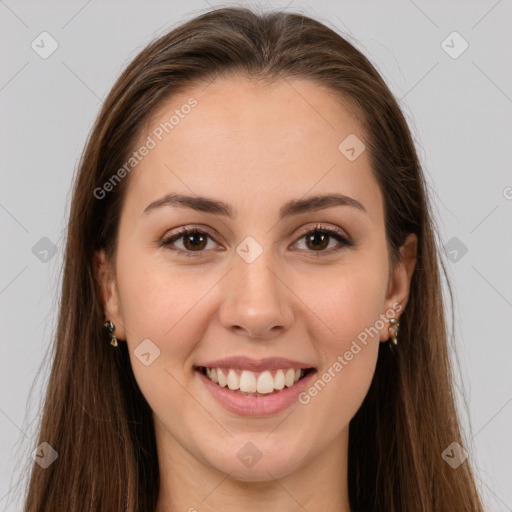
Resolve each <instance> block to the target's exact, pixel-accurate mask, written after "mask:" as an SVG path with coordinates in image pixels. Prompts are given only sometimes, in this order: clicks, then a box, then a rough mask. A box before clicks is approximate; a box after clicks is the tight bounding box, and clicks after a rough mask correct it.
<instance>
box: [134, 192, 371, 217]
mask: <svg viewBox="0 0 512 512" xmlns="http://www.w3.org/2000/svg"><path fill="white" fill-rule="evenodd" d="M164 206H177V207H183V208H191V209H193V210H197V211H200V212H205V213H213V214H215V215H222V216H225V217H229V218H231V219H233V218H235V217H236V216H237V214H238V212H237V210H236V209H235V208H233V207H232V206H231V205H230V204H228V203H225V202H223V201H219V200H217V199H212V198H209V197H204V196H187V195H183V194H172V193H171V194H166V195H165V196H163V197H161V198H160V199H157V200H156V201H153V202H152V203H151V204H149V205H148V206H147V207H146V208H145V209H144V211H143V212H142V214H143V215H146V214H148V213H149V212H151V211H153V210H156V209H159V208H162V207H164ZM334 206H350V207H352V208H356V209H358V210H360V211H362V212H364V213H365V214H366V215H368V212H367V210H366V208H365V207H364V206H363V205H362V203H360V202H359V201H357V200H356V199H354V198H353V197H349V196H346V195H343V194H334V193H332V194H324V195H316V196H310V197H306V198H303V199H292V200H291V201H288V202H287V203H285V204H284V205H283V206H282V207H281V209H280V210H279V218H280V220H283V219H284V218H286V217H291V216H293V215H300V214H303V213H307V212H311V211H318V210H324V209H327V208H332V207H334Z"/></svg>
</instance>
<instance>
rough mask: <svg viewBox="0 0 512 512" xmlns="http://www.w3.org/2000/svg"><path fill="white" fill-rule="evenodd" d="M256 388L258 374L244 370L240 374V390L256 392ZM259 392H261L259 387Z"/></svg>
mask: <svg viewBox="0 0 512 512" xmlns="http://www.w3.org/2000/svg"><path fill="white" fill-rule="evenodd" d="M256 388H257V386H256V376H255V375H254V373H252V372H248V371H247V370H243V371H242V375H240V391H243V392H245V393H254V392H255V391H256ZM258 393H261V391H260V390H259V389H258Z"/></svg>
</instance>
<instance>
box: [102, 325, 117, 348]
mask: <svg viewBox="0 0 512 512" xmlns="http://www.w3.org/2000/svg"><path fill="white" fill-rule="evenodd" d="M103 325H104V327H105V328H106V329H107V332H108V334H109V336H110V344H111V345H112V346H113V347H117V346H118V345H119V344H118V343H117V338H116V335H115V334H114V331H115V328H116V327H115V325H114V324H113V323H112V322H111V321H110V320H108V321H107V322H105V323H104V324H103Z"/></svg>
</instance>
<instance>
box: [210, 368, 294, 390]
mask: <svg viewBox="0 0 512 512" xmlns="http://www.w3.org/2000/svg"><path fill="white" fill-rule="evenodd" d="M239 372H240V370H238V371H237V370H235V369H233V368H229V369H227V368H206V375H207V377H208V378H209V379H210V380H212V381H213V382H215V383H218V384H219V386H220V387H222V388H223V387H226V386H227V387H228V388H229V389H231V390H232V391H236V390H240V391H241V392H243V393H256V392H257V393H261V394H269V393H272V392H273V391H274V390H281V389H283V388H284V387H285V386H286V387H287V388H289V387H291V386H293V385H294V384H295V383H296V382H297V381H298V380H299V379H300V378H301V376H302V375H303V374H304V372H303V370H301V369H300V368H288V369H279V370H277V371H276V372H275V376H274V377H273V376H272V373H271V372H270V371H269V370H265V371H264V372H261V373H255V372H251V371H250V370H242V371H241V372H240V373H239Z"/></svg>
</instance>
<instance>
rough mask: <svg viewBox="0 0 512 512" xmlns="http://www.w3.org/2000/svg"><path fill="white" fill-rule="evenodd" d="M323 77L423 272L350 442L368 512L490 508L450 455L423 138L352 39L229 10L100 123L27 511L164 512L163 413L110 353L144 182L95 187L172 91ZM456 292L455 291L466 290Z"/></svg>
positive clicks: (303, 21) (143, 73)
mask: <svg viewBox="0 0 512 512" xmlns="http://www.w3.org/2000/svg"><path fill="white" fill-rule="evenodd" d="M229 74H235V75H240V74H242V75H245V76H249V77H251V78H254V79H255V80H258V81H273V80H280V79H294V78H298V79H308V80H311V81H313V82H315V83H317V84H318V85H321V86H324V87H327V88H329V89H330V90H331V91H333V92H334V93H335V94H337V95H338V97H339V98H340V101H344V102H347V103H348V104H349V105H350V106H351V107H352V108H354V109H355V111H356V112H357V113H358V119H359V120H360V122H361V125H362V127H363V129H364V131H365V135H366V140H367V141H368V145H367V150H368V151H369V155H370V161H371V164H372V170H373V172H374V174H375V177H376V179H377V181H378V183H379V186H380V189H381V192H382V194H383V198H384V206H385V227H386V235H387V239H388V246H389V253H390V256H391V261H392V262H393V264H394V263H396V261H397V260H398V258H399V256H400V254H399V247H400V245H401V244H402V243H403V242H404V240H405V237H406V235H407V234H408V233H415V234H416V235H417V236H418V239H419V243H418V263H417V266H416V270H415V272H414V274H413V277H412V282H411V290H410V297H409V302H408V304H407V307H406V308H405V310H404V312H403V314H402V316H401V326H400V335H399V345H398V346H397V347H396V350H394V351H390V350H389V348H388V344H386V343H380V346H379V356H378V362H377V367H376V371H375V375H374V378H373V381H372V384H371V386H370V389H369V392H368V394H367V396H366V397H365V399H364V402H363V404H362V406H361V407H360V409H359V410H358V412H357V413H356V415H355V416H354V418H353V419H352V421H351V422H350V432H349V453H348V459H349V460H348V464H349V466H348V470H349V500H350V504H351V507H352V510H353V511H354V512H369V511H386V512H411V511H414V512H440V511H444V510H446V511H453V510H457V511H459V510H460V511H462V510H464V511H465V512H482V511H483V507H482V504H481V501H480V498H479V496H478V492H477V488H476V485H475V481H474V477H473V472H472V470H471V466H470V460H471V459H467V460H466V461H465V462H464V463H462V464H461V465H460V466H459V467H457V468H453V467H452V466H451V465H450V464H448V463H447V462H445V460H444V458H443V456H442V454H443V451H444V450H445V449H446V448H447V447H449V446H450V445H451V444H452V443H454V442H457V443H459V444H460V445H462V446H463V447H466V448H467V446H466V443H465V442H464V440H463V438H462V433H461V428H460V423H459V418H458V411H457V408H456V405H455V401H454V394H453V389H454V384H455V383H454V380H453V375H452V363H451V362H450V358H449V356H450V352H449V350H448V349H449V343H450V340H451V336H450V335H449V333H448V332H447V331H448V329H447V322H446V318H445V314H444V307H443V290H442V285H441V284H442V283H441V274H442V272H443V273H444V275H445V276H446V269H445V266H444V264H443V261H442V258H441V255H440V252H439V235H438V232H437V228H436V225H435V221H434V218H433V215H432V213H431V208H432V207H431V205H430V203H429V191H428V187H427V184H426V182H425V178H424V176H423V174H422V171H421V167H420V163H419V159H418V156H417V154H416V149H415V145H414V141H413V139H412V136H411V133H410V131H409V127H408V126H407V123H406V121H405V118H404V116H403V114H402V112H401V110H400V108H399V105H398V104H397V101H396V100H395V98H394V97H393V95H392V94H391V92H390V90H389V89H388V87H387V86H386V84H385V83H384V81H383V79H382V78H381V76H380V75H379V73H378V72H377V71H376V69H375V68H374V67H373V66H372V64H371V63H370V62H369V61H368V59H367V58H366V57H365V56H364V55H363V54H362V53H361V52H360V51H358V50H357V49H356V48H355V47H354V46H353V45H352V44H351V43H349V42H348V41H347V40H345V39H344V38H343V37H341V36H340V35H339V34H338V33H337V32H336V31H335V30H334V29H331V28H329V27H328V26H327V25H326V24H324V23H320V22H319V21H316V20H313V19H311V18H309V17H307V16H304V15H302V14H295V13H284V12H265V13H257V12H255V11H254V10H250V9H247V8H235V7H233V8H221V9H216V10H213V11H210V12H207V13H205V14H202V15H200V16H198V17H195V18H194V19H192V20H190V21H188V22H186V23H184V24H182V25H181V26H179V27H177V28H175V29H173V30H172V31H171V32H169V33H167V34H165V35H163V36H162V37H160V38H158V39H157V40H155V41H154V42H152V43H151V44H149V45H148V46H147V47H146V48H145V49H144V50H143V51H142V52H141V53H140V54H139V55H138V56H137V57H136V58H135V59H134V60H133V62H131V63H130V65H129V66H128V67H127V68H126V69H125V71H124V72H123V73H122V74H121V76H120V77H119V79H118V80H117V82H116V83H115V85H114V87H113V88H112V90H111V92H110V93H109V95H108V97H107V98H106V100H105V102H104V104H103V107H102V109H101V112H100V114H99V116H98V118H97V120H96V123H95V125H94V127H93V130H92V132H91V134H90V137H89V139H88V141H87V144H86V147H85V149H84V152H83V154H82V158H81V161H80V165H79V169H78V173H77V176H76V179H75V184H74V190H73V199H72V203H71V209H70V217H69V226H68V232H67V240H66V250H65V257H64V270H63V276H62V291H61V297H60V309H59V316H58V326H57V329H56V336H55V343H54V345H53V347H52V348H53V352H52V358H53V361H52V366H51V373H50V376H49V382H48V387H47V392H46V398H45V402H44V408H43V412H42V419H41V426H40V431H39V435H38V443H37V444H39V443H42V442H47V443H49V444H50V445H51V446H52V447H53V448H54V449H55V450H56V451H57V452H58V458H57V460H55V462H53V464H51V465H50V466H49V467H47V468H46V469H43V468H42V467H40V466H39V464H36V463H33V465H32V468H31V474H30V482H29V485H28V490H27V494H26V503H25V504H24V510H25V512H43V511H50V510H52V511H53V510H66V511H68V512H78V511H83V510H88V511H90V510H101V511H102V512H119V511H122V510H125V509H126V510H129V511H133V512H136V511H137V512H138V511H140V512H149V511H152V510H154V508H155V505H156V499H157V496H158V489H159V471H158V460H157V452H156V443H155V436H154V425H153V421H152V416H151V410H150V408H149V406H148V404H147V402H146V400H145V399H144V397H143V395H142V394H141V392H140V390H139V387H138V385H137V383H136V381H135V378H134V375H133V373H132V369H131V365H130V361H129V355H128V352H127V348H126V344H125V343H122V344H120V346H119V348H118V349H117V350H113V349H112V347H111V346H110V345H109V343H108V341H107V338H106V333H105V331H104V327H103V322H104V320H105V316H104V310H103V304H102V299H101V295H100V291H99V287H98V282H97V278H96V274H95V267H94V264H93V253H94V250H97V249H100V248H105V250H106V252H107V256H108V257H109V259H110V261H112V262H115V253H116V244H117V232H118V224H119V218H120V212H121V207H122V203H123V197H124V191H125V190H126V184H127V182H128V180H129V179H130V178H129V176H127V177H126V178H124V179H123V180H121V181H120V183H119V184H117V185H116V186H115V187H113V189H112V190H111V191H109V193H108V195H107V197H106V198H104V199H98V198H97V197H96V196H95V194H94V191H95V189H97V188H98V187H101V186H102V184H104V183H106V182H107V181H108V180H109V179H110V178H111V177H112V175H113V174H115V173H116V171H117V170H118V169H119V168H120V167H122V166H123V163H124V162H126V160H127V157H128V158H129V154H130V151H133V145H134V144H135V142H136V141H137V137H138V136H139V134H140V129H141V127H142V126H143V124H144V123H145V122H147V121H148V119H149V118H150V116H151V114H152V113H153V112H155V109H156V108H157V107H158V106H160V105H161V104H162V102H163V101H164V100H167V99H168V98H169V96H170V95H172V94H174V93H177V92H182V91H184V90H186V88H187V87H188V86H190V85H193V84H197V83H200V82H204V83H205V84H206V83H208V82H209V81H211V80H213V79H215V78H216V77H219V76H226V75H229ZM450 293H451V292H450Z"/></svg>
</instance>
